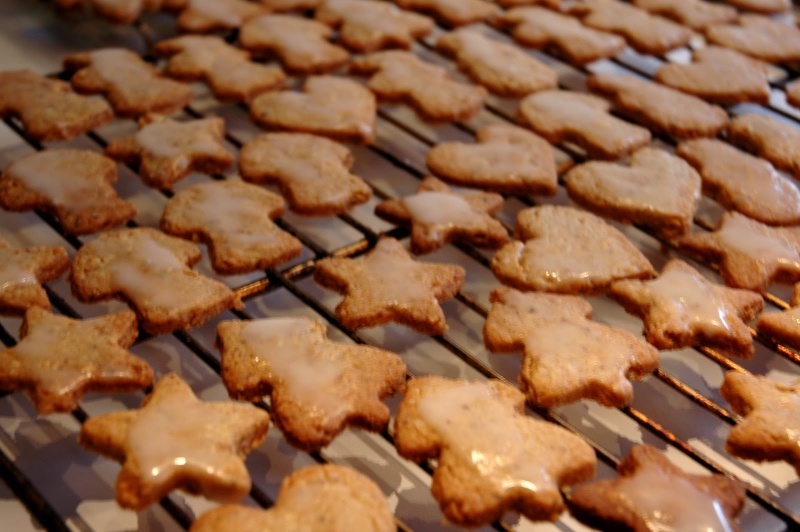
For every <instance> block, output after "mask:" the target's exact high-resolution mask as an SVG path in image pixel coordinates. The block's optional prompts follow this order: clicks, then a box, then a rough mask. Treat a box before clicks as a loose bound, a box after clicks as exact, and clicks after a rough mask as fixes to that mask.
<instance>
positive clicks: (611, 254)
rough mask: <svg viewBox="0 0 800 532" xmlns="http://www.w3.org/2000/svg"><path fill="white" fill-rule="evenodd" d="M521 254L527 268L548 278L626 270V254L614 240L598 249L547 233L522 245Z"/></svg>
mask: <svg viewBox="0 0 800 532" xmlns="http://www.w3.org/2000/svg"><path fill="white" fill-rule="evenodd" d="M552 250H558V251H557V252H554V251H552ZM520 254H521V256H520V257H519V258H520V262H521V264H522V266H523V268H524V269H525V270H529V269H530V270H534V271H535V270H539V271H540V272H542V275H543V276H544V277H545V278H546V279H549V280H550V281H552V282H556V283H560V282H567V281H570V280H576V279H590V278H593V277H596V276H604V275H606V274H607V273H608V272H617V271H626V270H625V268H626V264H625V261H624V259H621V257H624V255H620V250H619V249H618V247H617V246H614V245H613V244H611V245H609V246H608V249H603V250H598V249H597V247H596V246H595V245H589V244H588V243H586V242H574V241H566V240H564V239H559V240H558V242H554V241H551V239H549V238H547V237H544V238H539V239H536V240H533V241H529V242H528V243H526V245H525V246H521V247H520Z"/></svg>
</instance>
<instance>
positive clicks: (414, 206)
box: [402, 192, 478, 225]
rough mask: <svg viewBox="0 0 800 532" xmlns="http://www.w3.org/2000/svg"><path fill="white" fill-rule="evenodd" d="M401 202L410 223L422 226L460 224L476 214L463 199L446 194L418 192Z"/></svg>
mask: <svg viewBox="0 0 800 532" xmlns="http://www.w3.org/2000/svg"><path fill="white" fill-rule="evenodd" d="M402 202H403V205H404V206H405V208H406V209H408V212H409V214H410V215H411V219H412V221H414V222H418V223H423V224H444V225H455V224H461V223H464V222H469V221H471V220H472V219H473V218H474V217H475V216H476V215H477V214H478V213H477V212H476V211H475V210H474V209H473V208H472V207H470V205H469V203H467V201H466V200H465V199H464V198H462V197H461V196H458V195H456V194H449V193H447V192H418V193H416V194H414V195H411V196H407V197H405V198H403V199H402Z"/></svg>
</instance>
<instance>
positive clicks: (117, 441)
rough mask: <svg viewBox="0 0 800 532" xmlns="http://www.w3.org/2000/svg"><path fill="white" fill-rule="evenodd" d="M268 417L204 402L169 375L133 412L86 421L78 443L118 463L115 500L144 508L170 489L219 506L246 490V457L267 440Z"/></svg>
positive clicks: (237, 406) (246, 407) (246, 406)
mask: <svg viewBox="0 0 800 532" xmlns="http://www.w3.org/2000/svg"><path fill="white" fill-rule="evenodd" d="M268 428H269V415H268V414H267V413H266V412H265V411H264V410H262V409H260V408H257V407H255V406H253V405H249V404H242V403H232V402H216V403H211V402H204V401H201V400H200V399H198V398H197V397H196V396H195V395H194V393H192V389H191V388H189V385H188V384H186V383H185V382H184V381H183V380H181V378H180V377H178V376H177V375H175V374H174V373H170V374H168V375H165V376H164V377H162V378H161V380H159V381H158V382H157V383H156V385H155V387H154V388H153V391H152V393H151V394H150V395H148V396H147V397H146V398H145V400H144V401H143V402H142V407H141V408H139V409H135V410H122V411H119V412H112V413H110V414H103V415H100V416H95V417H91V418H89V419H87V420H86V421H85V422H84V423H83V426H82V427H81V433H80V436H79V438H78V441H79V442H80V444H81V445H83V446H84V447H86V449H88V450H90V451H92V452H95V453H98V454H101V455H103V456H107V457H108V458H111V459H113V460H117V461H120V462H122V470H121V471H120V473H119V476H118V477H117V485H116V492H117V502H118V503H119V505H120V506H122V507H123V508H129V509H132V510H143V509H144V508H147V507H148V506H150V505H152V504H155V503H157V502H158V501H159V500H161V499H162V498H163V497H165V496H166V495H167V494H168V493H169V492H171V491H172V490H174V489H182V490H184V491H187V492H189V493H192V494H194V495H202V496H204V497H207V498H209V499H213V500H216V501H220V502H234V501H237V500H239V499H242V498H243V497H245V496H246V495H247V493H248V492H249V491H250V475H249V473H248V472H247V468H246V467H245V465H244V456H245V455H246V454H247V453H248V452H250V451H251V450H252V449H254V448H255V447H257V446H258V445H259V444H260V443H261V442H262V441H263V440H264V437H265V436H266V434H267V429H268Z"/></svg>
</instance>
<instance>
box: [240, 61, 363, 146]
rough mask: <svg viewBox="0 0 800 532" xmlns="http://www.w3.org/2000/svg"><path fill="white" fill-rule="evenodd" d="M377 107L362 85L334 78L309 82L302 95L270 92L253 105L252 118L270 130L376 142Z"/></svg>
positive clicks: (313, 79) (358, 141) (257, 99)
mask: <svg viewBox="0 0 800 532" xmlns="http://www.w3.org/2000/svg"><path fill="white" fill-rule="evenodd" d="M376 114H377V104H376V102H375V96H374V95H373V94H372V92H371V91H370V90H369V89H367V88H366V87H364V86H363V85H361V84H360V83H358V82H356V81H353V80H350V79H347V78H341V77H335V76H312V77H309V78H306V81H305V83H303V90H302V92H293V91H283V92H268V93H265V94H262V95H261V96H259V97H257V98H255V99H254V100H253V101H252V102H250V116H251V118H252V119H253V120H255V121H256V122H257V123H258V124H260V125H261V126H263V127H265V128H267V129H280V130H288V131H297V132H301V133H313V134H315V135H323V136H326V137H330V138H332V139H334V140H339V141H342V142H351V143H353V144H371V143H372V142H373V141H374V140H375V116H376Z"/></svg>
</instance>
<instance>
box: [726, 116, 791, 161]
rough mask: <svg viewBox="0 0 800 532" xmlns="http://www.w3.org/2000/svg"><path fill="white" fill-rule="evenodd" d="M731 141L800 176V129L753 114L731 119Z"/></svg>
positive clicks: (729, 135)
mask: <svg viewBox="0 0 800 532" xmlns="http://www.w3.org/2000/svg"><path fill="white" fill-rule="evenodd" d="M728 140H730V141H731V142H732V143H734V144H736V145H737V146H739V147H741V148H744V149H746V150H748V151H751V152H753V153H755V154H756V155H758V156H759V157H763V158H764V159H766V160H768V161H769V162H771V163H772V164H774V165H775V166H776V167H778V168H780V169H781V170H786V171H787V172H791V173H792V174H793V175H794V176H795V177H800V148H798V147H799V146H800V129H798V128H796V127H795V126H794V125H791V124H788V123H786V122H780V121H778V120H776V119H774V118H772V117H769V116H767V115H761V114H756V113H750V114H746V115H741V116H737V117H736V118H734V119H733V120H731V127H730V130H729V131H728Z"/></svg>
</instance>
